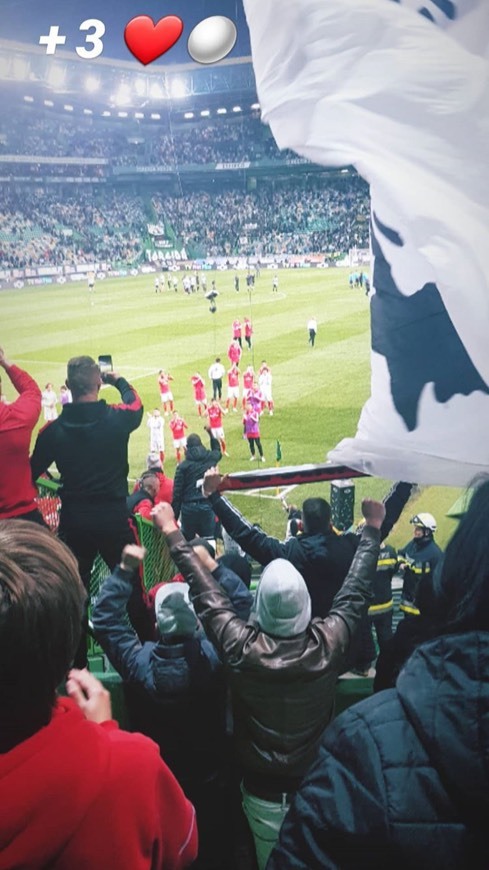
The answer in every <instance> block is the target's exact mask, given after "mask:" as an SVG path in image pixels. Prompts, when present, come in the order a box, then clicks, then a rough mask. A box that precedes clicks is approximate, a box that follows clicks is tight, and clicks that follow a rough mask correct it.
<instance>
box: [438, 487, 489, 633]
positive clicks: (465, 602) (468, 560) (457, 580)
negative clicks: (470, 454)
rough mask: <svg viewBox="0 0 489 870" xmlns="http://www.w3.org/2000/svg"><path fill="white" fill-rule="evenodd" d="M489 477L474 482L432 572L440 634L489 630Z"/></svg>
mask: <svg viewBox="0 0 489 870" xmlns="http://www.w3.org/2000/svg"><path fill="white" fill-rule="evenodd" d="M488 528H489V478H488V477H484V478H481V479H480V480H478V481H475V482H474V491H473V494H472V496H471V498H470V502H469V504H468V508H467V511H466V513H465V514H464V516H463V517H462V519H461V520H460V522H459V524H458V527H457V529H456V531H455V532H454V534H453V535H452V538H451V540H450V542H449V543H448V545H447V547H446V550H445V555H444V558H443V561H442V562H441V563H439V565H438V568H437V570H436V571H435V573H434V576H433V580H432V584H431V588H432V600H433V612H434V614H435V618H436V621H437V624H438V625H439V626H440V629H441V630H442V631H449V632H458V631H471V630H479V631H489V535H488V533H487V530H488Z"/></svg>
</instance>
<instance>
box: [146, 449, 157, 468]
mask: <svg viewBox="0 0 489 870" xmlns="http://www.w3.org/2000/svg"><path fill="white" fill-rule="evenodd" d="M146 466H147V467H148V468H158V469H159V468H160V467H161V458H160V454H159V453H148V456H147V459H146Z"/></svg>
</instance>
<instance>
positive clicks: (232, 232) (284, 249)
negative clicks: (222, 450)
mask: <svg viewBox="0 0 489 870" xmlns="http://www.w3.org/2000/svg"><path fill="white" fill-rule="evenodd" d="M79 70H80V63H79V62H78V63H77V62H76V61H75V60H73V58H72V55H69V54H68V53H67V52H59V51H58V53H57V58H56V61H54V60H52V59H51V58H46V57H45V56H43V54H42V53H40V52H36V54H34V53H33V51H32V48H28V47H27V46H21V45H19V44H8V43H6V42H4V44H3V46H2V47H1V54H0V71H2V78H3V91H4V104H5V108H6V111H5V113H4V119H3V122H2V131H1V132H0V147H1V151H0V166H1V178H2V191H3V193H2V199H3V202H2V209H1V213H2V232H1V234H0V238H1V269H0V286H1V287H2V309H3V317H2V320H3V322H4V324H5V325H6V328H5V327H4V334H6V336H7V338H10V335H12V336H13V337H15V344H14V347H13V351H15V353H16V356H17V357H18V358H19V360H21V361H22V362H23V363H25V364H26V365H27V364H28V363H30V361H32V364H31V365H30V366H29V368H30V370H32V372H33V373H34V374H35V376H36V377H37V378H38V379H39V382H40V383H42V384H44V383H47V382H48V381H52V382H53V383H54V384H55V385H56V389H58V391H59V384H61V383H63V381H64V377H65V374H64V367H65V365H66V361H67V359H68V358H69V356H70V349H74V348H76V347H77V346H78V344H79V341H78V337H79V338H80V339H81V342H80V352H82V351H84V352H87V353H90V354H92V355H94V356H97V355H98V354H99V353H109V352H110V354H111V355H112V357H113V360H114V365H115V366H116V367H117V368H118V369H120V370H121V373H123V374H125V375H127V376H128V377H130V379H132V380H133V379H134V378H136V379H137V386H138V390H139V392H140V394H141V396H142V399H143V401H144V404H145V407H146V408H147V410H151V409H152V408H153V407H155V406H156V405H157V404H158V390H157V382H156V379H157V374H158V371H159V370H160V369H161V368H162V367H163V368H168V369H169V370H170V371H171V373H172V375H173V377H174V379H175V383H174V390H175V392H176V401H177V406H178V409H179V411H180V412H181V413H182V414H183V416H184V417H185V419H186V420H187V422H188V424H189V426H190V428H191V429H192V424H193V425H194V427H195V426H199V425H201V421H200V420H196V419H195V417H196V415H195V411H194V405H193V398H192V391H191V386H190V377H191V375H192V374H193V372H194V371H195V370H197V371H201V372H202V373H203V374H204V375H205V374H206V373H207V370H208V368H209V366H210V365H211V363H212V362H213V360H214V358H215V357H216V356H219V355H220V356H221V357H222V358H225V357H226V351H227V348H228V344H229V342H230V340H231V324H232V321H233V320H234V319H235V317H236V316H238V317H241V319H243V317H244V316H251V319H252V321H253V325H254V342H253V349H252V353H251V355H250V359H249V360H248V359H246V364H248V363H251V364H253V365H254V366H255V368H256V371H258V368H259V366H260V363H261V361H262V360H263V359H266V360H267V362H268V364H269V365H270V366H271V368H272V372H273V378H274V393H275V395H274V399H275V405H276V409H277V412H278V413H276V414H275V417H274V419H273V420H269V421H268V420H267V426H266V430H265V431H264V433H263V435H264V442H265V444H266V451H267V453H266V458H267V461H268V462H269V463H270V464H274V463H275V461H276V450H277V441H279V442H280V449H281V454H282V463H283V464H284V465H295V464H301V463H310V462H313V463H318V462H319V463H321V462H324V460H325V456H326V453H327V451H328V449H330V448H332V447H333V446H334V445H335V444H336V443H337V442H338V441H339V440H341V438H342V437H345V436H347V435H352V434H353V433H354V431H355V427H356V422H357V419H358V414H359V411H360V408H361V406H362V404H363V402H364V401H365V400H366V398H367V397H368V384H369V356H368V354H369V309H368V298H367V297H366V296H365V293H364V290H363V289H359V288H358V287H357V288H354V289H351V288H350V285H349V276H350V275H351V274H352V272H355V271H361V270H362V267H363V264H364V263H366V261H367V260H368V258H369V254H368V245H369V229H368V228H369V223H368V215H369V195H368V186H367V185H366V184H365V182H364V181H363V180H362V179H361V178H360V177H359V176H358V175H357V174H356V173H355V171H354V170H353V169H352V168H351V167H341V168H339V169H338V170H327V169H325V168H324V167H321V166H317V165H314V164H311V163H309V162H308V161H306V160H304V159H303V158H299V157H297V155H295V154H294V153H293V152H288V151H279V149H278V147H277V145H276V144H275V142H274V140H273V137H272V135H271V132H270V129H269V128H268V127H267V126H266V125H264V124H262V123H261V121H260V111H259V106H258V103H257V96H256V88H255V83H254V76H253V69H252V66H251V61H250V58H242V57H240V58H237V59H236V60H234V59H232V58H228V59H227V60H226V61H223V62H222V63H220V64H218V65H215V66H212V67H209V68H207V67H203V66H198V65H197V64H188V63H186V64H176V65H174V66H170V67H165V73H164V76H163V77H162V76H161V73H160V72H159V71H154V72H153V69H152V68H151V67H150V68H149V69H148V71H146V69H145V70H144V73H143V71H142V70H140V69H138V68H137V66H136V65H135V64H134V63H132V62H130V61H127V62H124V61H119V62H118V63H110V62H109V61H108V60H107V59H105V58H104V59H103V60H102V59H100V60H99V61H92V62H91V64H90V68H89V72H87V73H86V75H85V76H84V78H83V79H80V73H79ZM19 242H21V244H19ZM257 266H258V269H259V275H260V277H259V278H258V279H257V280H256V283H255V286H254V289H253V291H252V292H248V291H247V285H246V276H247V274H248V272H250V271H255V270H256V267H257ZM357 267H358V268H357ZM365 268H367V267H366V266H365ZM277 270H278V271H279V275H280V281H279V293H278V294H276V297H277V298H274V296H273V294H272V292H271V291H272V276H273V274H275V272H276V271H277ZM92 271H93V272H95V273H96V276H97V277H96V291H95V293H94V298H93V299H89V297H88V292H87V275H88V274H89V273H91V272H92ZM187 271H190V272H192V271H193V272H194V273H195V274H199V272H203V273H204V274H205V275H206V278H208V285H209V286H210V284H211V281H212V280H213V279H215V280H216V285H217V289H218V292H219V300H218V305H217V311H216V313H215V315H211V314H209V311H208V306H206V303H205V301H204V299H203V298H202V296H203V294H202V291H200V292H199V293H198V294H194V295H193V296H192V297H191V298H182V297H183V296H184V295H185V294H184V293H183V287H182V278H183V276H184V275H185V273H186V272H187ZM169 273H171V274H172V275H175V276H177V281H178V292H177V293H176V294H175V293H174V292H173V289H172V290H171V291H168V283H167V282H168V274H169ZM158 275H161V284H162V287H164V288H165V289H164V291H163V292H162V294H158V297H157V298H155V297H156V295H157V294H155V293H154V279H155V276H158ZM235 275H238V276H239V278H240V288H241V289H240V292H239V295H238V293H236V292H235V290H234V276H235ZM160 295H161V298H159V296H160ZM31 298H32V302H31ZM26 306H27V307H28V309H29V317H28V318H26V317H25V309H26ZM312 315H315V316H316V317H317V319H318V323H319V335H318V342H317V346H316V348H315V351H314V358H313V357H312V354H308V353H307V351H308V346H307V330H306V325H307V320H308V318H309V317H310V316H312ZM10 343H11V342H9V344H10ZM10 352H11V353H12V351H10ZM244 361H245V360H243V362H244ZM7 398H9V396H7ZM306 420H307V430H308V434H307V439H306V438H304V437H303V431H304V430H303V427H304V423H305V421H306ZM226 424H227V425H226V435H227V437H228V442H229V444H230V445H231V443H232V445H233V449H232V450H231V448H230V450H229V452H230V454H231V456H230V459H229V460H228V461H227V463H226V470H227V471H238V470H240V469H241V470H242V468H243V460H245V459H247V454H246V450H245V449H243V446H242V444H241V443H240V438H241V434H242V433H241V418H239V421H238V420H233V419H227V420H226ZM169 440H170V439H169V435H168V433H167V441H169ZM147 441H148V433H147V432H146V431H144V427H141V429H140V430H139V431H138V432H136V433H135V435H134V438H133V439H132V441H131V453H130V467H131V477H133V478H135V477H137V475H138V474H139V473H140V472H141V470H142V468H143V467H144V458H145V456H146V454H147ZM267 454H268V455H267ZM173 463H174V456H173V451H172V450H171V448H170V449H168V450H167V466H168V468H169V469H171V468H172V464H173ZM372 485H373V490H372ZM357 486H358V487H359V495H360V496H361V494H362V493H363V491H364V483H360V484H357ZM387 488H388V484H385V483H379V482H378V481H369V492H371V491H373V492H374V493H376V494H380V493H381V492H382V491H384V492H385V491H386V489H387ZM457 495H458V492H457V491H454V490H449V489H445V488H444V489H438V488H434V489H432V490H431V491H430V493H429V496H428V498H429V503H430V505H431V506H432V509H433V511H434V512H435V513H436V514H437V515H439V516H440V535H441V540H442V541H443V540H444V539H445V538H446V537H447V536H448V535H449V534H450V532H451V529H452V523H451V521H450V520H446V519H445V514H446V512H447V511H448V510H449V509H450V507H451V506H452V505H453V502H454V501H455V498H456V497H457ZM258 505H259V501H258V500H257V498H252V499H247V501H246V510H247V512H249V513H250V516H251V517H252V519H254V520H255V521H259V522H262V521H263V513H262V509H261V508H260V507H259V506H258ZM266 509H267V512H268V511H271V516H270V520H269V521H268V522H270V521H271V523H272V525H271V529H272V530H273V531H274V532H276V533H279V530H280V528H281V526H282V521H283V516H282V513H281V510H280V505H278V506H277V505H276V504H274V502H273V501H270V500H267V505H266ZM397 535H398V538H399V539H398V541H397V543H399V544H400V543H401V542H402V540H403V539H404V538H405V537H406V535H407V536H408V537H409V529H408V527H407V526H406V527H402V525H401V528H400V529H399V531H397Z"/></svg>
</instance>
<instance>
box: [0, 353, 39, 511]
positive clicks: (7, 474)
mask: <svg viewBox="0 0 489 870" xmlns="http://www.w3.org/2000/svg"><path fill="white" fill-rule="evenodd" d="M0 368H2V369H3V370H4V372H5V374H6V375H7V376H8V378H9V379H10V381H11V382H12V386H13V387H14V389H15V390H16V391H17V392H18V393H19V395H18V397H17V398H16V399H15V400H14V401H13V402H8V403H7V402H0V457H1V464H2V470H1V474H0V520H5V519H9V518H11V517H16V518H17V519H23V520H32V521H34V522H36V523H39V524H41V525H44V520H43V518H42V516H41V513H40V512H39V510H38V508H37V505H36V495H37V490H36V487H35V484H34V482H33V481H32V475H31V467H30V463H29V450H30V444H31V436H32V431H33V429H34V426H35V425H36V423H37V421H38V419H39V415H40V413H41V390H40V389H39V387H38V385H37V384H36V382H35V380H34V378H31V376H30V375H29V374H27V372H25V371H23V370H22V369H21V368H19V366H16V365H15V363H12V362H10V360H9V359H7V356H6V354H5V351H4V350H3V348H0ZM0 392H1V390H0Z"/></svg>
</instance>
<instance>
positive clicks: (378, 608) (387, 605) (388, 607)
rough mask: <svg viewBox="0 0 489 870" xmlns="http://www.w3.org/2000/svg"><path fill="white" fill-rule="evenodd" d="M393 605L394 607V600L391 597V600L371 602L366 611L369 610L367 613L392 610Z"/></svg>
mask: <svg viewBox="0 0 489 870" xmlns="http://www.w3.org/2000/svg"><path fill="white" fill-rule="evenodd" d="M393 607H394V602H393V600H392V598H391V600H390V601H386V602H385V604H371V605H370V607H369V609H368V612H369V614H372V613H382V611H383V610H386V611H387V610H392V608H393Z"/></svg>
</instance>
